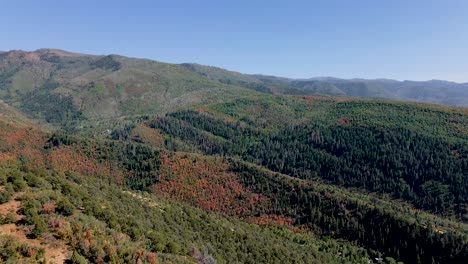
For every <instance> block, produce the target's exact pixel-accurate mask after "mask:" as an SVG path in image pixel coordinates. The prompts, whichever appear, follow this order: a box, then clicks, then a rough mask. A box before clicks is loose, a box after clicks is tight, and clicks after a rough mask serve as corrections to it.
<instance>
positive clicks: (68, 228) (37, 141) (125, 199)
mask: <svg viewBox="0 0 468 264" xmlns="http://www.w3.org/2000/svg"><path fill="white" fill-rule="evenodd" d="M10 120H15V118H11V119H9V120H4V119H3V118H0V151H1V152H0V176H1V177H0V186H1V187H0V216H1V217H0V231H1V234H0V246H1V250H0V260H1V261H2V262H6V263H45V261H47V263H63V260H68V261H70V262H71V263H88V262H89V263H108V262H110V263H290V262H294V263H368V261H369V260H370V259H373V258H376V257H377V258H380V257H382V254H381V253H379V252H376V251H372V250H367V249H364V248H361V247H357V246H356V245H353V244H351V243H349V242H344V241H341V242H339V241H337V240H332V239H326V238H324V239H318V238H315V237H313V236H311V235H310V234H308V233H304V232H302V233H294V232H293V231H291V230H290V229H288V228H286V227H282V226H280V225H278V224H276V222H272V223H269V222H261V225H256V224H251V223H246V222H245V221H240V220H239V219H240V218H228V217H227V215H230V214H228V213H227V212H229V211H230V208H229V207H227V208H226V209H229V211H223V210H218V209H216V208H221V207H217V206H215V207H211V209H210V210H207V211H202V210H199V209H196V208H193V207H190V206H187V205H183V204H180V203H178V202H174V201H173V200H170V199H165V198H161V197H164V195H159V196H155V195H152V194H150V193H148V192H141V191H138V190H142V189H151V188H153V187H154V186H153V185H154V184H155V183H156V182H158V181H159V180H158V179H157V178H158V177H160V178H161V180H160V182H161V183H160V184H159V185H157V188H158V190H160V191H161V193H160V192H156V193H157V194H162V193H167V194H170V192H169V191H168V190H169V189H167V187H168V186H164V183H163V182H164V181H166V180H168V179H170V178H174V177H176V178H184V179H186V180H190V179H189V178H187V177H186V175H185V174H184V173H185V171H184V167H183V166H182V163H181V159H177V160H174V162H177V163H173V164H175V165H176V166H175V167H172V166H173V165H170V163H168V162H169V160H168V158H169V156H171V155H177V156H178V155H180V154H176V153H172V154H171V152H167V151H163V150H160V149H154V148H151V147H148V146H144V145H142V144H139V143H129V142H127V143H125V142H110V141H94V140H89V139H83V138H79V137H70V136H69V135H65V134H57V135H53V134H50V133H46V132H43V131H41V130H38V129H37V128H36V127H34V126H31V125H30V124H28V123H23V122H14V123H12V122H11V121H10ZM197 159H198V158H197ZM209 159H211V158H207V157H200V158H199V161H197V162H196V163H198V164H202V165H203V164H204V165H203V166H204V167H203V166H202V167H199V166H198V165H197V166H196V167H198V168H201V171H200V173H204V174H205V175H206V176H207V177H212V176H214V175H216V174H218V173H217V172H218V170H225V169H226V168H222V167H220V168H216V167H213V166H211V164H212V163H211V162H210V163H208V162H207V160H209ZM187 165H188V166H192V165H190V164H187ZM172 168H176V170H172ZM213 170H214V171H213ZM213 172H215V173H214V174H213ZM153 173H156V174H153ZM168 173H171V174H170V175H169V174H168ZM158 175H160V176H158ZM225 176H228V178H230V177H232V176H233V175H232V173H226V174H225V175H224V176H223V175H221V177H220V181H219V182H215V183H209V182H208V184H209V185H208V186H220V187H221V186H222V185H223V184H225V183H224V182H223V180H225V179H226V178H223V177H225ZM166 177H168V178H166ZM163 179H164V180H163ZM233 183H234V184H233ZM205 184H206V183H205ZM200 186H201V189H200V190H199V191H200V192H201V193H206V192H207V191H208V190H211V189H210V188H206V187H207V186H206V185H200ZM224 187H225V189H226V191H227V190H231V191H232V194H233V195H234V196H230V195H225V192H219V193H218V194H217V195H218V197H219V198H223V195H225V196H224V199H225V201H230V200H232V199H234V200H232V201H234V203H233V204H232V206H234V207H237V208H244V207H243V201H250V199H249V198H248V197H249V196H251V197H256V196H258V195H255V193H254V192H252V191H251V190H249V189H248V188H247V187H246V186H243V185H242V184H241V183H240V182H237V183H236V180H235V179H234V178H233V179H230V182H229V184H228V185H224ZM167 197H168V198H172V197H171V196H170V195H169V196H167ZM202 198H203V196H202V195H200V196H198V199H200V203H201V204H206V203H205V202H204V201H202V200H201V199H202ZM175 200H177V199H175ZM260 200H261V199H254V200H253V201H254V202H255V201H260ZM221 201H222V200H220V201H219V205H221V206H231V205H230V204H229V203H224V202H221ZM215 202H216V200H215ZM236 204H237V205H236ZM251 204H252V203H251ZM196 205H199V204H196ZM200 207H203V206H200ZM259 208H260V207H259ZM213 212H220V213H222V214H217V213H213ZM235 212H236V213H237V212H238V211H235Z"/></svg>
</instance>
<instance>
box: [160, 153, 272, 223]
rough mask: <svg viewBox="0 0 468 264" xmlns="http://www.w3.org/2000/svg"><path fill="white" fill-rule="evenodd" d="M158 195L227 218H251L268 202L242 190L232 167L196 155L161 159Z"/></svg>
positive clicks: (181, 155) (261, 197)
mask: <svg viewBox="0 0 468 264" xmlns="http://www.w3.org/2000/svg"><path fill="white" fill-rule="evenodd" d="M161 158H162V162H161V175H160V177H161V179H160V183H158V184H156V185H154V187H153V190H154V192H155V193H156V194H158V195H160V196H162V197H165V198H171V199H175V200H178V201H181V202H185V203H188V204H190V205H192V206H197V207H200V208H202V209H205V210H209V211H214V212H220V213H223V214H226V215H237V216H240V217H242V216H248V215H251V214H253V213H254V211H259V210H262V209H263V208H264V206H265V204H266V201H267V198H266V197H265V196H262V195H260V194H256V193H253V192H252V191H251V190H249V189H248V188H246V187H245V186H243V185H242V184H241V183H240V182H239V181H238V178H237V175H235V174H234V173H232V172H229V165H228V164H226V163H223V162H221V160H219V159H213V158H207V157H202V156H195V155H185V154H174V155H173V156H169V155H167V154H163V155H162V157H161Z"/></svg>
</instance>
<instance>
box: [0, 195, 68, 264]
mask: <svg viewBox="0 0 468 264" xmlns="http://www.w3.org/2000/svg"><path fill="white" fill-rule="evenodd" d="M20 195H21V193H16V194H15V195H14V196H13V198H14V199H15V198H17V197H18V196H20ZM14 199H13V200H11V201H9V202H7V203H4V204H1V205H0V214H1V215H2V216H3V217H5V215H7V214H8V213H10V212H13V213H15V215H16V219H17V220H20V219H21V218H23V217H24V216H23V215H20V214H18V210H19V209H20V208H21V202H19V201H16V200H14ZM27 229H28V227H23V226H18V225H16V224H5V225H0V234H1V235H7V236H11V237H12V238H13V239H14V240H15V241H16V242H18V243H20V244H23V243H25V244H28V245H30V246H34V247H38V248H44V250H45V259H46V260H47V263H52V264H59V263H60V264H62V263H64V262H65V260H67V259H69V258H70V256H71V252H70V250H69V249H68V246H67V245H66V244H65V242H64V241H61V240H57V239H55V238H54V237H53V236H52V234H48V235H44V236H43V239H41V240H39V239H30V238H28V237H27V236H26V234H27V233H26V230H27ZM44 240H46V241H47V242H45V241H44Z"/></svg>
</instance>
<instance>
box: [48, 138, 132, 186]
mask: <svg viewBox="0 0 468 264" xmlns="http://www.w3.org/2000/svg"><path fill="white" fill-rule="evenodd" d="M48 157H49V161H50V166H51V167H52V168H54V169H55V170H57V171H61V172H68V171H72V172H76V173H80V174H83V175H93V176H96V175H102V176H108V177H113V178H114V179H115V180H116V181H117V182H122V181H123V175H122V172H121V171H120V170H118V169H116V166H115V165H114V164H111V163H108V162H98V161H97V160H95V159H93V158H92V157H88V156H87V155H86V154H84V153H83V151H82V150H81V149H80V148H79V146H63V147H60V148H58V149H54V150H53V151H52V152H50V154H49V156H48Z"/></svg>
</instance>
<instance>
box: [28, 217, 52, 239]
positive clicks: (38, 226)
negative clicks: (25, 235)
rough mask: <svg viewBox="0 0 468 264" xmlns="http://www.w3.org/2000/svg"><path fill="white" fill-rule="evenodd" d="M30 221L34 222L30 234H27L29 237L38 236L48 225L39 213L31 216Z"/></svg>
mask: <svg viewBox="0 0 468 264" xmlns="http://www.w3.org/2000/svg"><path fill="white" fill-rule="evenodd" d="M32 221H33V223H34V229H33V230H32V232H31V234H29V236H30V237H31V238H38V237H40V236H41V235H42V234H43V233H44V232H46V231H47V230H48V226H47V224H46V222H45V221H44V219H42V217H40V216H39V215H35V216H33V217H32Z"/></svg>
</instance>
